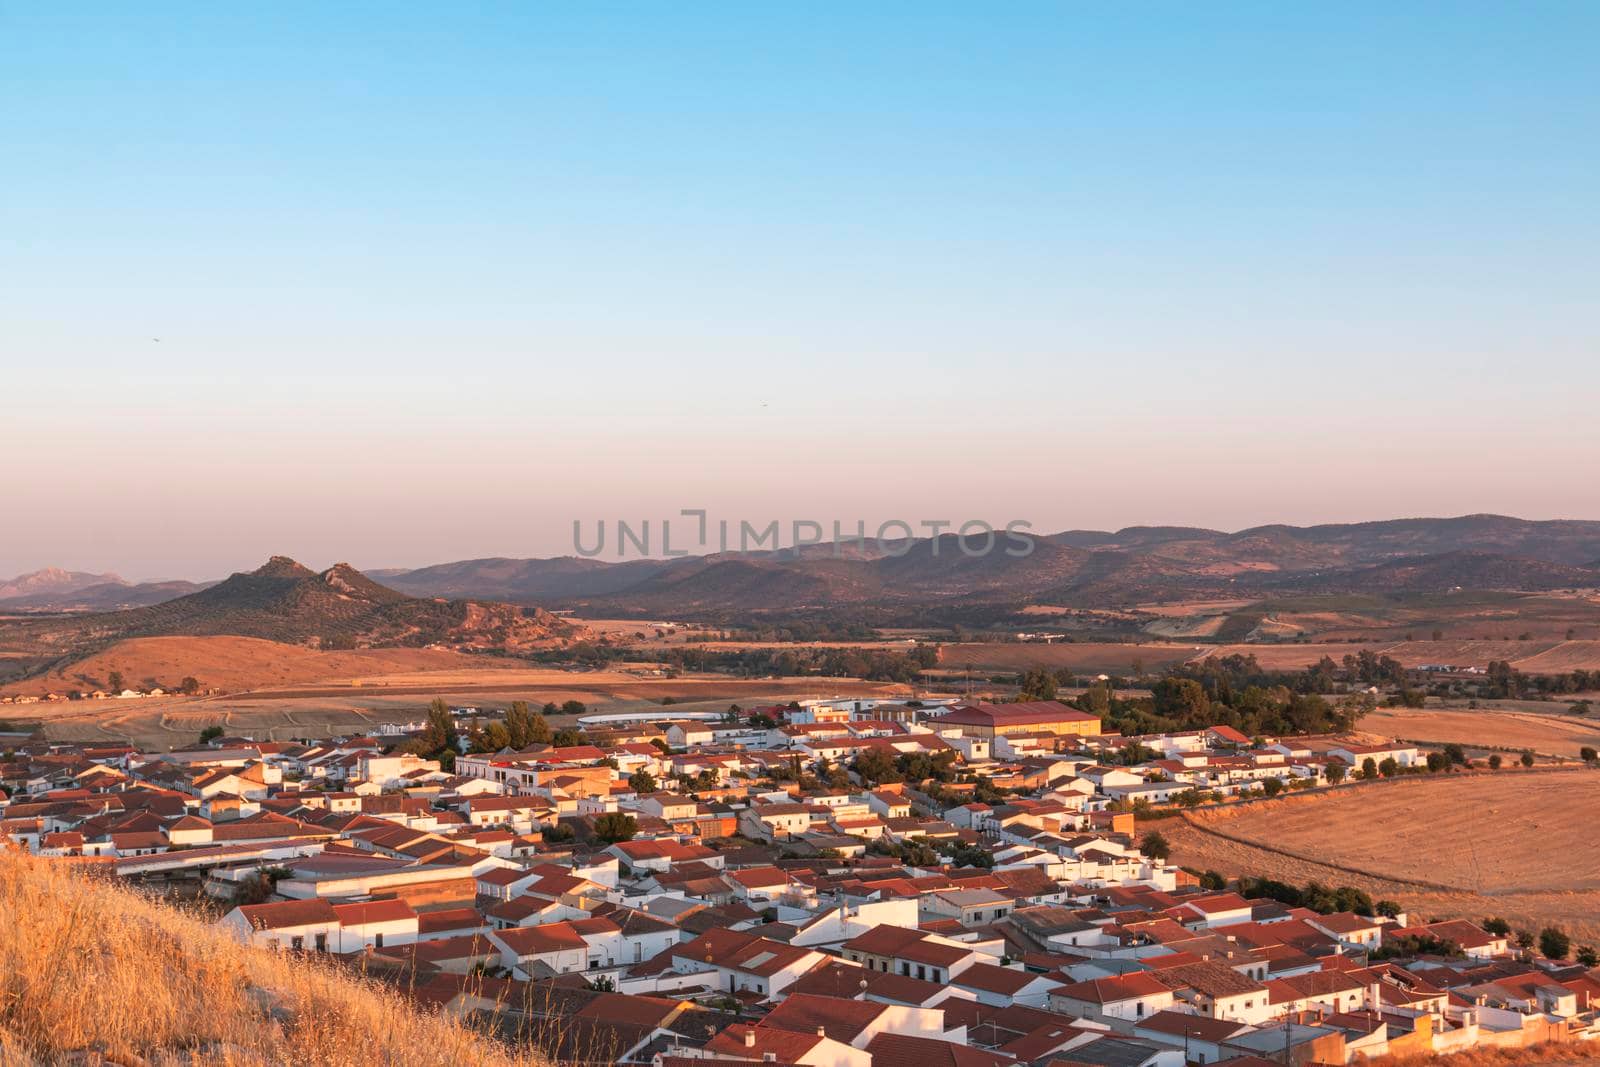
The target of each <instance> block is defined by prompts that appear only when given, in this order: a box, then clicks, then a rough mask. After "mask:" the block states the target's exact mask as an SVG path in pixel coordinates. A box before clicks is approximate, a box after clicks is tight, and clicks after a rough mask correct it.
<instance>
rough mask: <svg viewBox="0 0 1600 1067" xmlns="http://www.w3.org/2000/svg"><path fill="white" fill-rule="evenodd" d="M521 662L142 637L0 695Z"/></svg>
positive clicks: (237, 683)
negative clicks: (115, 676)
mask: <svg viewBox="0 0 1600 1067" xmlns="http://www.w3.org/2000/svg"><path fill="white" fill-rule="evenodd" d="M510 662H514V661H508V660H505V659H501V658H499V657H492V656H472V655H467V654H466V653H463V652H450V651H445V650H440V649H424V648H371V649H359V650H353V651H348V652H320V651H317V650H316V649H311V648H306V647H305V646H303V645H291V644H284V643H282V642H279V641H264V640H262V639H260V638H256V637H135V638H130V639H128V640H126V641H118V642H117V643H116V644H114V645H111V646H110V647H108V648H105V649H103V650H101V651H99V652H95V653H92V654H91V655H88V656H85V657H84V658H83V659H80V660H77V661H75V662H74V663H72V664H70V665H68V666H65V667H61V668H58V669H56V670H53V671H51V672H50V673H48V674H43V675H38V676H36V677H33V678H28V679H26V680H24V681H20V682H13V683H11V684H9V685H6V686H4V687H0V692H5V693H21V694H33V695H42V694H44V693H49V692H54V693H62V694H65V693H67V692H69V691H71V690H73V689H77V690H82V691H85V692H88V691H92V690H94V689H99V688H104V687H105V686H106V685H108V684H109V682H108V679H109V678H110V677H111V672H113V671H116V672H118V673H119V674H121V675H122V678H123V682H124V684H125V685H128V686H134V687H142V686H144V684H145V682H146V680H153V681H155V683H156V684H157V685H159V686H161V687H163V688H171V689H175V688H177V687H178V685H179V684H180V683H181V682H182V681H183V679H184V678H186V677H193V678H195V679H197V680H199V682H200V683H201V685H203V686H204V687H206V688H208V689H221V690H225V691H229V692H235V691H239V690H244V689H263V688H268V687H272V686H284V685H298V684H302V683H305V682H315V681H321V680H323V679H327V678H356V677H361V676H365V675H390V674H405V673H409V672H412V671H442V670H457V671H474V670H482V669H489V668H493V667H495V666H496V665H501V666H503V665H505V664H507V663H510Z"/></svg>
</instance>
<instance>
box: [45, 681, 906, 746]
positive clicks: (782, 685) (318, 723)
mask: <svg viewBox="0 0 1600 1067" xmlns="http://www.w3.org/2000/svg"><path fill="white" fill-rule="evenodd" d="M908 692H909V691H908V690H906V689H905V687H904V686H897V685H894V684H891V683H878V682H862V681H859V680H856V679H848V678H816V677H807V678H770V679H740V678H731V677H728V676H725V675H692V674H691V675H686V676H682V677H677V678H655V677H641V676H639V675H636V674H630V673H628V672H626V671H621V670H604V671H565V670H556V669H550V668H539V669H534V668H525V669H503V670H485V669H470V670H460V669H456V670H439V671H419V672H410V673H404V674H391V675H367V676H362V677H357V678H349V679H342V680H322V681H320V682H318V683H315V684H307V685H298V686H285V687H279V688H262V689H257V690H254V691H250V692H244V693H234V694H228V695H225V696H223V695H219V696H204V697H151V698H143V699H135V700H81V701H71V702H56V703H48V704H46V703H40V704H30V705H26V706H24V707H20V708H18V709H16V712H15V713H14V717H16V718H19V719H26V720H28V721H35V720H37V721H41V722H42V723H43V724H44V729H45V734H46V736H48V737H50V738H51V739H52V740H57V741H81V742H89V743H105V742H109V741H129V742H131V743H133V744H136V745H139V746H141V747H144V748H149V749H154V750H158V751H159V750H165V749H169V748H173V747H180V746H183V745H187V744H192V743H193V742H194V740H195V738H196V737H198V736H199V733H200V731H201V730H202V729H204V728H205V727H207V726H211V725H221V726H223V727H224V728H225V729H226V730H227V731H228V732H230V733H242V734H247V735H250V736H253V737H257V738H262V739H277V740H282V739H287V738H294V737H319V736H329V735H333V734H349V733H363V732H366V731H368V730H371V729H372V728H374V727H375V726H377V725H378V724H380V723H384V722H405V721H409V720H413V719H417V718H419V717H420V716H421V715H422V713H423V709H424V708H425V706H426V705H427V703H428V702H429V701H430V700H433V699H434V698H435V697H438V698H442V699H444V700H446V701H448V702H450V703H451V704H453V705H458V706H459V705H472V706H478V707H483V708H484V709H486V711H487V710H488V709H497V710H498V709H503V708H505V707H506V706H507V705H508V704H509V703H510V702H511V701H513V700H526V701H528V702H529V703H532V704H536V705H537V704H544V703H546V702H550V701H553V702H555V703H557V704H561V703H565V702H566V701H568V700H577V701H580V702H582V703H583V704H585V705H586V706H587V707H588V708H589V709H590V710H592V711H638V710H643V709H656V710H662V709H663V706H664V705H669V704H670V706H671V707H673V708H677V709H680V710H690V711H708V710H716V711H721V710H723V709H725V708H727V706H728V705H729V704H730V703H739V704H751V703H761V702H769V703H779V702H785V701H789V700H795V699H803V698H806V697H818V696H851V695H863V696H865V695H880V696H886V695H897V694H907V693H908ZM664 713H665V712H664ZM568 724H569V722H568V720H565V719H563V720H561V721H557V722H556V723H555V725H557V726H562V725H568Z"/></svg>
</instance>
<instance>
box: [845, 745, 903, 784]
mask: <svg viewBox="0 0 1600 1067" xmlns="http://www.w3.org/2000/svg"><path fill="white" fill-rule="evenodd" d="M853 767H854V768H855V772H856V774H858V775H860V776H861V780H862V781H864V782H869V783H871V784H873V785H881V784H883V783H885V782H899V781H904V775H902V774H901V773H900V768H899V767H897V766H896V765H895V761H894V757H892V756H890V755H889V753H887V752H885V751H884V750H883V749H881V748H869V749H867V750H866V751H865V752H863V753H861V755H859V756H857V757H856V761H855V763H854V764H853Z"/></svg>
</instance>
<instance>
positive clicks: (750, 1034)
mask: <svg viewBox="0 0 1600 1067" xmlns="http://www.w3.org/2000/svg"><path fill="white" fill-rule="evenodd" d="M744 1047H745V1048H755V1047H756V1028H755V1027H753V1026H747V1027H745V1029H744Z"/></svg>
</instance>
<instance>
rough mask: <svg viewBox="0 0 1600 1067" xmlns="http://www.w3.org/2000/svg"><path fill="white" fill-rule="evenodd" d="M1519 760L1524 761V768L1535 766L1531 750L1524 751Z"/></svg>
mask: <svg viewBox="0 0 1600 1067" xmlns="http://www.w3.org/2000/svg"><path fill="white" fill-rule="evenodd" d="M1518 758H1519V759H1520V760H1521V761H1522V765H1523V766H1524V767H1532V766H1533V752H1532V750H1529V749H1525V750H1523V753H1522V755H1521V756H1520V757H1518Z"/></svg>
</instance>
